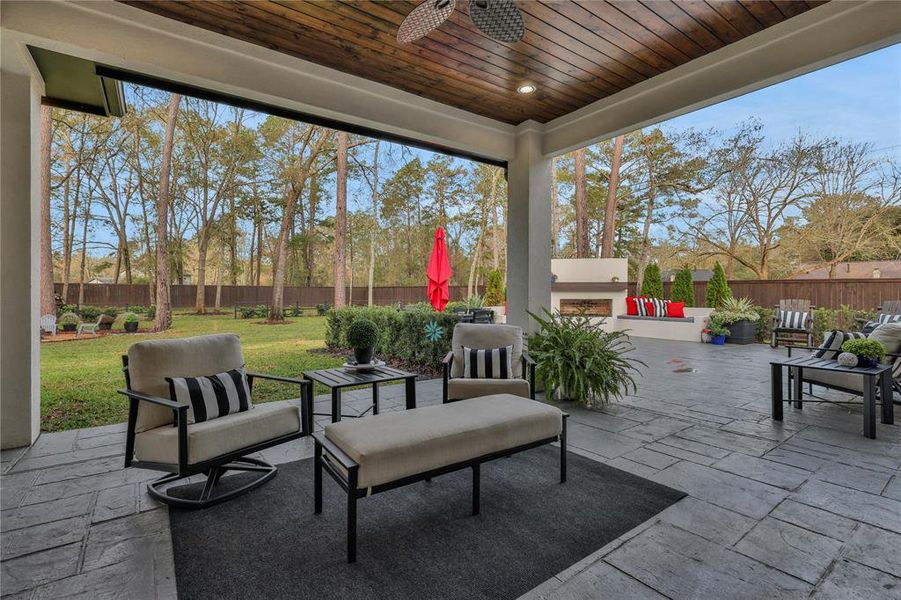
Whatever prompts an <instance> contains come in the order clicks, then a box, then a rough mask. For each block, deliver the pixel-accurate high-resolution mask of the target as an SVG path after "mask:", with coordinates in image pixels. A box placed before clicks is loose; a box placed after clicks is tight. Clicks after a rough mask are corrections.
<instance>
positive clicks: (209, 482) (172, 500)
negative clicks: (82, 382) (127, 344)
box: [117, 355, 313, 509]
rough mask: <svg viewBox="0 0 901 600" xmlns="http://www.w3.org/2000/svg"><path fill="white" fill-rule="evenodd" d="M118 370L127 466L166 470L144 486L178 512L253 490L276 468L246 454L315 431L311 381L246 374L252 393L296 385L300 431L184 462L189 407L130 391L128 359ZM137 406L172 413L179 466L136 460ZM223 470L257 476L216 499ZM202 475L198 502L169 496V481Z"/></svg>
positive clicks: (270, 475) (275, 472)
mask: <svg viewBox="0 0 901 600" xmlns="http://www.w3.org/2000/svg"><path fill="white" fill-rule="evenodd" d="M122 370H123V372H124V374H125V386H126V387H125V389H120V390H117V391H118V392H119V393H120V394H122V395H123V396H126V397H127V398H128V400H129V406H128V428H127V432H126V436H125V467H126V468H128V467H131V466H134V467H138V468H141V469H150V470H153V471H164V472H166V473H168V474H167V475H164V476H163V477H160V478H159V479H156V480H154V481H152V482H150V483H148V484H147V491H148V493H149V494H150V495H151V496H152V497H153V498H155V499H156V500H159V501H160V502H162V503H164V504H168V505H169V506H176V507H179V508H190V509H195V508H206V507H208V506H212V505H214V504H218V503H220V502H225V501H226V500H231V499H232V498H236V497H238V496H240V495H242V494H245V493H247V492H249V491H250V490H252V489H254V488H257V487H259V486H261V485H263V484H264V483H266V482H267V481H269V480H270V479H272V478H273V477H275V475H276V474H277V473H278V469H277V468H276V467H275V465H272V464H269V463H267V462H265V461H263V460H260V459H257V458H250V457H248V456H247V455H248V454H253V453H255V452H259V451H260V450H265V449H266V448H271V447H272V446H278V445H279V444H284V443H285V442H290V441H291V440H295V439H298V438H301V437H304V436H308V435H311V434H312V433H313V382H311V381H304V380H302V379H295V378H292V377H281V376H278V375H266V374H262V373H247V383H248V385H249V386H250V388H251V391H252V390H253V382H254V380H255V379H267V380H270V381H278V382H281V383H288V384H293V385H299V386H300V399H301V410H300V421H301V430H300V431H299V432H297V433H291V434H288V435H283V436H279V437H277V438H273V439H271V440H266V441H265V442H260V443H258V444H253V445H251V446H247V447H244V448H240V449H238V450H235V451H233V452H229V453H227V454H223V455H221V456H217V457H216V458H214V459H210V460H206V461H203V462H198V463H189V462H188V459H189V456H188V404H187V403H185V402H177V401H174V400H170V399H168V398H160V397H158V396H151V395H148V394H142V393H141V392H137V391H135V390H132V389H131V378H130V376H129V373H128V356H127V355H123V356H122ZM141 402H147V403H150V404H155V405H157V406H164V407H166V408H170V409H172V413H173V415H174V417H175V423H174V426H175V427H178V464H170V463H158V462H149V461H140V460H135V458H134V448H135V435H136V432H135V426H136V424H137V420H138V407H139V406H140V403H141ZM227 471H250V472H258V473H260V475H259V476H258V477H256V478H255V479H253V480H252V481H250V482H248V483H246V484H244V485H242V486H240V487H238V488H235V489H233V490H229V491H228V492H225V493H223V494H220V495H218V496H217V495H214V491H215V488H216V486H217V484H218V483H219V480H220V479H221V478H222V476H223V475H224V474H225V473H226V472H227ZM199 474H204V475H206V477H207V478H206V482H205V483H204V486H203V490H202V491H201V493H200V496H199V497H198V498H197V499H191V498H178V497H176V496H172V495H170V494H169V493H168V492H167V491H166V490H165V489H164V488H165V487H166V486H168V485H169V484H171V483H174V482H176V481H178V480H180V479H186V478H188V477H191V476H193V475H199Z"/></svg>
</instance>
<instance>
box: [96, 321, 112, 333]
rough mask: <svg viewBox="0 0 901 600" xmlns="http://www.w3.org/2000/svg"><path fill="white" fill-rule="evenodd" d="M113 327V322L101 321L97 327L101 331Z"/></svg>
mask: <svg viewBox="0 0 901 600" xmlns="http://www.w3.org/2000/svg"><path fill="white" fill-rule="evenodd" d="M112 328H113V324H112V323H101V324H100V325H99V326H98V327H97V329H99V330H100V331H109V330H110V329H112Z"/></svg>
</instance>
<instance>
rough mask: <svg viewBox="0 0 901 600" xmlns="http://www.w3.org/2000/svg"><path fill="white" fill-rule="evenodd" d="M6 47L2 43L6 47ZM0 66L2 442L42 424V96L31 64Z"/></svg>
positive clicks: (25, 437)
mask: <svg viewBox="0 0 901 600" xmlns="http://www.w3.org/2000/svg"><path fill="white" fill-rule="evenodd" d="M4 50H5V48H4ZM9 58H11V57H4V63H3V64H4V68H2V69H0V445H2V447H3V448H15V447H18V446H25V445H30V444H31V443H33V442H34V440H36V439H37V437H38V434H39V433H40V427H41V391H40V314H39V313H40V285H39V281H40V280H39V276H40V274H39V267H40V229H39V223H40V198H39V194H40V156H39V146H40V108H41V107H40V100H41V94H42V93H43V89H42V88H43V82H41V81H40V80H39V79H35V78H34V77H32V75H30V74H29V73H28V67H27V65H26V66H23V67H22V69H21V72H19V70H18V69H16V70H11V69H7V68H6V67H7V64H8V60H9Z"/></svg>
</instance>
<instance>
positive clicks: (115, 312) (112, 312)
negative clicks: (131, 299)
mask: <svg viewBox="0 0 901 600" xmlns="http://www.w3.org/2000/svg"><path fill="white" fill-rule="evenodd" d="M100 313H101V314H104V315H106V316H108V317H112V318H114V319H115V318H116V317H117V316H119V309H118V308H116V307H115V306H107V307H106V308H104V309H103V310H101V311H100ZM98 316H100V315H98Z"/></svg>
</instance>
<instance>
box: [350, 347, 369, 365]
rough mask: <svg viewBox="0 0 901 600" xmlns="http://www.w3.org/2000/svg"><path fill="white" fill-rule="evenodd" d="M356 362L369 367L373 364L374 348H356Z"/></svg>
mask: <svg viewBox="0 0 901 600" xmlns="http://www.w3.org/2000/svg"><path fill="white" fill-rule="evenodd" d="M354 360H356V361H357V364H358V365H368V364H369V363H371V362H372V346H369V347H368V348H354Z"/></svg>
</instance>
